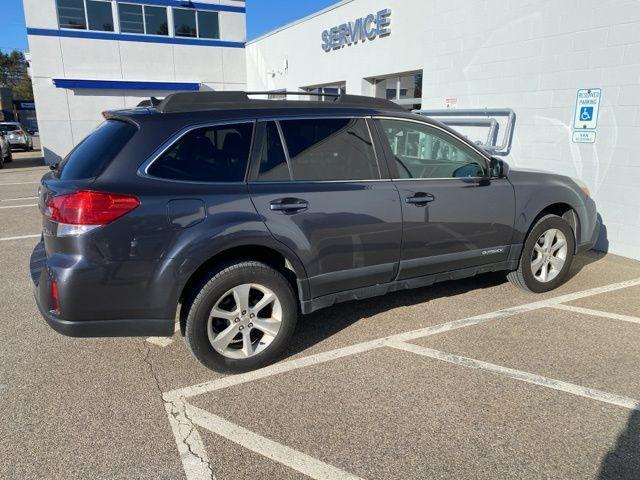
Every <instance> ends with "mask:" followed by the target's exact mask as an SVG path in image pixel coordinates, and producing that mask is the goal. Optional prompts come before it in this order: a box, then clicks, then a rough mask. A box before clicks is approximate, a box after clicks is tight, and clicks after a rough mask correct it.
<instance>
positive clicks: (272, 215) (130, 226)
mask: <svg viewBox="0 0 640 480" xmlns="http://www.w3.org/2000/svg"><path fill="white" fill-rule="evenodd" d="M152 103H154V104H152V105H150V106H149V107H141V108H136V109H132V110H122V111H115V112H108V113H105V118H106V121H105V122H104V123H103V124H102V125H101V126H100V127H98V128H97V129H96V130H95V131H94V132H93V133H91V134H90V135H89V136H88V137H87V138H86V139H85V140H84V141H82V142H81V143H80V144H79V145H78V146H77V147H76V148H75V149H74V150H73V151H72V152H71V153H69V155H68V156H67V157H66V158H65V159H64V160H63V161H62V162H61V163H60V164H59V165H58V166H57V167H55V168H54V170H53V171H51V172H50V173H48V174H47V175H45V176H44V177H43V178H42V184H41V187H40V199H39V203H40V209H41V211H42V215H43V240H42V242H41V243H40V244H39V245H38V247H37V248H36V250H35V251H34V254H33V255H32V260H31V271H32V276H33V279H34V282H35V284H36V300H37V303H38V307H39V308H40V311H41V312H42V315H43V316H44V318H45V319H46V320H47V322H48V323H49V325H51V327H52V328H54V329H55V330H57V331H58V332H60V333H62V334H65V335H70V336H78V337H93V336H137V335H144V336H148V335H154V336H163V335H167V336H168V335H172V333H173V331H174V322H175V316H176V312H177V311H178V307H179V306H180V308H179V311H180V330H181V332H182V334H183V335H184V337H185V340H186V342H187V344H188V345H189V347H190V349H191V351H192V352H193V354H194V355H195V356H196V357H197V358H198V360H200V361H201V362H202V363H203V364H204V365H206V366H207V367H209V368H212V369H215V370H224V371H242V370H248V369H253V368H258V367H261V366H264V365H266V364H268V363H270V362H272V361H274V360H275V359H277V358H278V356H279V355H280V354H281V353H282V352H283V350H284V349H285V348H286V346H287V342H288V341H289V339H290V337H291V335H292V333H293V331H294V327H295V324H296V319H297V317H298V314H299V312H301V313H310V312H313V311H314V310H317V309H320V308H323V307H328V306H330V305H333V304H335V303H338V302H344V301H349V300H357V299H361V298H366V297H372V296H375V295H383V294H386V293H388V292H393V291H396V290H400V289H407V288H415V287H423V286H425V285H430V284H432V283H434V282H439V281H443V280H451V279H459V278H463V277H468V276H472V275H476V274H479V273H483V272H493V271H506V272H508V273H507V276H508V277H509V279H510V280H511V281H512V282H513V283H514V284H515V285H517V286H518V287H521V288H524V289H527V290H530V291H533V292H545V291H548V290H551V289H553V288H555V287H557V286H558V285H560V284H561V283H562V282H564V281H565V279H566V278H567V274H568V271H569V268H570V265H571V261H572V259H573V256H574V254H576V253H577V252H579V251H581V250H585V249H588V248H591V247H592V246H593V244H594V242H595V239H596V236H597V220H596V218H597V215H596V209H595V205H594V202H593V201H592V200H591V199H590V198H589V193H588V191H587V189H586V188H585V187H584V186H583V185H581V184H580V183H578V182H577V181H575V180H572V179H570V178H567V177H564V176H560V175H552V174H547V173H538V172H525V171H516V170H509V168H508V166H507V165H506V163H504V162H503V161H501V160H498V159H496V158H492V157H491V156H490V155H489V154H488V153H487V152H485V151H484V150H482V149H481V148H479V147H477V146H475V145H474V144H472V143H471V142H469V141H468V140H467V139H465V138H464V137H462V136H461V135H459V134H458V133H456V132H455V131H453V130H451V129H449V128H447V127H445V126H443V125H442V124H440V123H438V122H435V121H433V120H430V119H428V118H425V117H421V116H417V115H413V114H410V113H407V112H405V111H404V110H402V109H400V108H399V107H397V106H396V105H394V104H393V103H391V102H387V101H385V100H379V99H373V98H366V97H356V96H349V95H342V96H336V97H328V98H326V99H325V100H323V101H315V102H312V101H284V100H277V101H274V100H258V99H250V98H249V96H248V95H247V94H246V93H242V92H206V93H178V94H173V95H170V96H168V97H167V98H166V99H164V100H163V101H162V102H160V103H159V104H158V103H155V102H152Z"/></svg>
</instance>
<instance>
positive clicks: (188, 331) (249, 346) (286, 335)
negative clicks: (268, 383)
mask: <svg viewBox="0 0 640 480" xmlns="http://www.w3.org/2000/svg"><path fill="white" fill-rule="evenodd" d="M193 294H194V296H193V297H192V299H187V300H186V301H185V303H184V304H183V308H185V309H187V311H186V324H185V341H186V343H187V345H188V346H189V349H190V350H191V352H192V353H193V354H194V356H195V357H196V358H197V359H198V360H199V361H200V362H201V363H202V364H203V365H204V366H206V367H208V368H210V369H212V370H216V371H222V372H232V373H235V372H242V371H247V370H253V369H256V368H260V367H263V366H265V365H268V364H270V363H272V362H273V361H275V360H276V359H278V358H279V357H280V355H281V354H282V352H283V351H284V349H285V348H286V347H287V345H288V342H289V339H290V338H291V335H292V334H293V331H294V329H295V325H296V321H297V316H298V307H297V301H296V297H295V294H294V292H293V289H292V288H291V284H290V283H289V281H288V280H287V279H286V278H285V277H284V276H283V275H282V274H281V273H280V272H278V271H277V270H275V269H273V268H271V267H269V266H268V265H265V264H263V263H260V262H255V261H243V262H240V263H236V264H231V265H226V266H224V268H221V269H220V270H218V271H217V272H215V273H213V274H212V275H211V276H210V277H209V280H208V281H207V282H206V283H205V284H204V285H203V286H202V287H201V288H200V289H199V290H198V291H197V292H193Z"/></svg>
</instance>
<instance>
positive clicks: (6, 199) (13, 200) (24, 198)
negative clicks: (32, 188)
mask: <svg viewBox="0 0 640 480" xmlns="http://www.w3.org/2000/svg"><path fill="white" fill-rule="evenodd" d="M37 198H38V197H18V198H2V199H0V202H17V201H18V200H36V199H37Z"/></svg>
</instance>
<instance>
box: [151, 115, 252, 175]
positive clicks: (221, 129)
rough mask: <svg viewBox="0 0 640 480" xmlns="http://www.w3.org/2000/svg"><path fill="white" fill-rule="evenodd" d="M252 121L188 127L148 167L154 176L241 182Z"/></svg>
mask: <svg viewBox="0 0 640 480" xmlns="http://www.w3.org/2000/svg"><path fill="white" fill-rule="evenodd" d="M252 134H253V123H236V124H229V125H216V126H211V127H202V128H196V129H194V130H191V131H190V132H188V133H186V134H185V135H184V136H182V137H181V138H180V139H179V140H178V141H177V142H176V143H174V144H173V145H172V146H171V147H170V148H169V149H168V150H167V151H166V152H165V153H163V154H162V156H161V157H160V158H158V159H157V160H155V161H154V162H153V163H152V164H151V165H150V166H149V168H148V170H147V173H148V174H149V175H152V176H154V177H160V178H166V179H170V180H183V181H192V182H242V181H244V175H245V170H246V167H247V162H248V160H249V150H250V148H251V137H252Z"/></svg>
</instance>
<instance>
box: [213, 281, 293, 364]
mask: <svg viewBox="0 0 640 480" xmlns="http://www.w3.org/2000/svg"><path fill="white" fill-rule="evenodd" d="M281 325H282V305H281V303H280V300H279V299H278V297H277V296H276V294H275V293H274V292H273V291H272V290H271V289H269V288H267V287H265V286H264V285H260V284H256V283H245V284H242V285H238V286H236V287H234V288H232V289H231V290H228V291H227V292H226V293H224V294H223V295H222V296H221V297H220V298H219V299H218V300H217V301H216V303H215V304H214V306H213V308H212V309H211V312H210V313H209V319H208V321H207V335H208V336H209V342H210V343H211V346H212V347H213V348H214V350H215V351H216V352H218V353H219V354H221V355H223V356H225V357H227V358H234V359H243V358H249V357H253V356H254V355H257V354H259V353H260V352H262V351H263V350H264V349H266V348H267V347H268V346H269V345H270V344H271V343H272V342H273V340H275V338H276V336H277V335H278V332H279V331H280V327H281Z"/></svg>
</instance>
